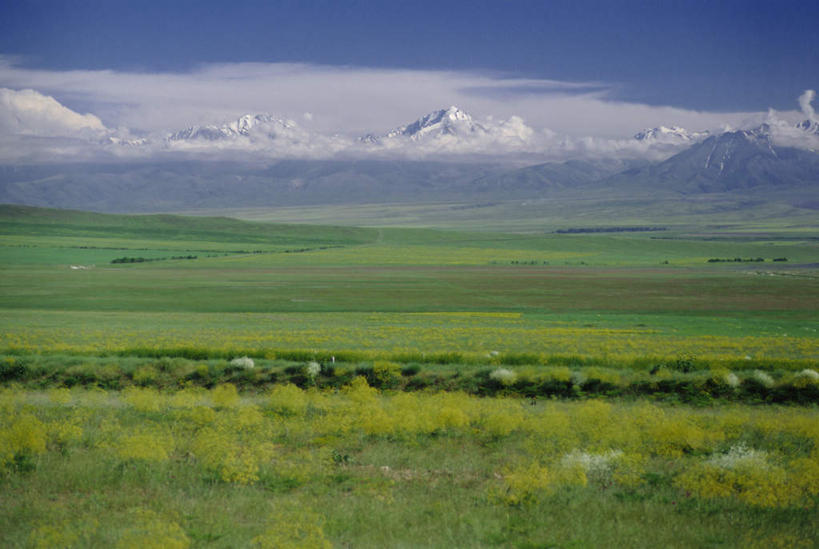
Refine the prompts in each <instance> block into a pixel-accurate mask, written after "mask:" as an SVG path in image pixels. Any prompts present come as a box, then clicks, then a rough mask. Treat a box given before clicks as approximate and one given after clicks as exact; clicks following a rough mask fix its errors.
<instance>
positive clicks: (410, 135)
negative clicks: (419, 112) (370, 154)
mask: <svg viewBox="0 0 819 549" xmlns="http://www.w3.org/2000/svg"><path fill="white" fill-rule="evenodd" d="M486 133H487V130H486V128H485V127H484V126H482V125H481V124H478V123H477V122H475V120H473V118H472V117H471V116H470V115H469V114H468V113H466V112H464V111H463V110H461V109H459V108H458V107H456V106H452V107H449V108H448V109H441V110H438V111H434V112H431V113H429V114H426V115H424V116H422V117H421V118H419V119H418V120H416V121H415V122H412V123H410V124H406V125H404V126H400V127H398V128H395V129H393V130H390V131H389V132H387V133H385V134H383V135H380V136H378V135H373V134H367V135H366V136H364V137H363V138H361V141H364V142H366V143H379V142H381V141H383V140H395V139H401V138H403V139H410V140H412V141H420V140H427V139H435V138H438V137H442V136H454V137H470V136H476V135H484V134H486Z"/></svg>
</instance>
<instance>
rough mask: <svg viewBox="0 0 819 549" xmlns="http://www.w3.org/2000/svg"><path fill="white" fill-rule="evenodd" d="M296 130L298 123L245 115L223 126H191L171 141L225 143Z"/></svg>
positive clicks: (257, 115) (176, 134)
mask: <svg viewBox="0 0 819 549" xmlns="http://www.w3.org/2000/svg"><path fill="white" fill-rule="evenodd" d="M293 129H296V123H295V122H292V121H290V120H281V119H279V118H275V117H273V116H271V115H270V114H267V113H262V114H245V115H243V116H240V117H239V118H238V119H236V120H234V121H232V122H228V123H227V124H222V125H221V126H215V125H210V124H209V125H206V126H191V127H190V128H186V129H184V130H181V131H178V132H175V133H172V134H171V135H170V136H168V140H169V141H223V140H231V139H236V138H239V137H249V136H250V135H251V134H252V133H256V132H257V131H258V132H261V133H266V134H267V135H268V136H270V137H275V135H276V134H277V133H279V132H281V131H285V130H293Z"/></svg>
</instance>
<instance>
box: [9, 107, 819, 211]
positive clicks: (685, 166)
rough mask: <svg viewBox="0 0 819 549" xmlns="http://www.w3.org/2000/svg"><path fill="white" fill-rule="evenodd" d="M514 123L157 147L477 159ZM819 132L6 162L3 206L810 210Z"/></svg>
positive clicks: (464, 119) (134, 143) (438, 120)
mask: <svg viewBox="0 0 819 549" xmlns="http://www.w3.org/2000/svg"><path fill="white" fill-rule="evenodd" d="M514 118H515V117H513V118H512V119H510V120H507V121H501V122H492V121H491V120H489V121H488V123H478V122H476V121H475V120H473V118H472V117H471V116H470V115H469V114H467V113H466V112H464V111H463V110H461V109H459V108H457V107H454V106H453V107H450V108H448V109H442V110H439V111H435V112H432V113H429V114H427V115H425V116H422V117H420V118H419V119H418V120H416V121H414V122H412V123H410V124H406V125H403V126H400V127H397V128H395V129H393V130H389V131H386V132H384V133H381V134H367V135H365V136H363V137H361V138H359V139H357V140H353V141H354V142H355V143H354V145H353V144H351V142H350V141H349V140H346V138H343V137H339V136H323V137H320V136H319V137H317V136H316V135H312V134H311V133H310V132H308V131H307V130H305V129H303V128H301V127H300V126H299V125H298V124H296V123H295V122H293V121H290V120H283V119H279V118H275V117H273V116H271V115H269V114H256V115H245V116H242V117H240V118H238V119H237V120H234V121H232V122H230V123H227V124H223V125H204V126H193V127H190V128H187V129H184V130H180V131H176V132H172V133H170V134H168V135H167V136H166V137H165V138H164V141H163V146H167V147H168V148H170V149H171V150H181V151H197V150H204V151H214V150H216V151H218V150H219V148H220V147H232V146H235V147H239V148H241V149H242V150H245V149H248V148H250V149H253V147H256V148H257V149H258V148H262V149H264V147H268V146H271V144H272V146H277V144H279V143H282V142H284V143H285V144H286V145H287V146H289V147H292V146H294V145H298V146H299V147H301V148H302V150H305V151H309V150H310V148H311V147H313V148H315V147H318V148H326V147H338V148H339V150H342V149H344V147H351V146H357V147H361V148H364V149H368V150H376V151H378V150H390V149H396V148H401V147H410V148H411V147H413V146H416V147H426V150H456V149H457V150H460V151H469V150H470V147H472V149H473V150H475V151H479V150H481V148H486V147H490V148H495V149H503V148H504V147H506V146H509V147H511V146H512V145H514V146H515V147H518V146H519V144H520V143H525V142H527V140H529V141H531V140H533V139H534V137H533V136H532V130H531V129H529V128H527V127H526V126H525V125H524V124H522V121H520V120H519V119H518V120H514ZM527 130H528V132H527ZM783 136H784V137H783ZM817 137H819V125H817V122H816V121H815V120H806V121H804V122H800V123H799V124H797V125H793V124H791V125H788V126H787V127H783V126H782V125H781V124H780V125H775V124H768V123H766V124H762V125H760V126H758V127H756V128H753V129H749V130H736V131H725V132H722V133H715V134H709V133H708V132H699V131H698V132H693V131H688V130H685V129H682V128H679V127H674V126H670V127H665V126H660V127H657V128H652V129H647V130H645V131H642V132H640V133H638V134H637V135H635V136H634V138H633V139H632V140H631V141H630V143H628V144H627V146H629V147H631V146H636V147H640V146H643V147H652V146H658V147H666V149H664V150H670V151H671V152H670V153H669V154H667V155H666V156H665V157H664V158H661V160H660V161H650V160H648V159H646V157H645V156H643V157H639V156H628V155H625V156H621V157H620V158H615V157H612V156H608V157H606V156H599V157H593V156H590V155H586V156H584V157H578V158H575V159H572V160H568V161H563V162H546V163H543V162H541V163H536V162H534V161H532V160H529V161H528V162H523V163H524V164H528V165H523V166H521V165H520V164H519V165H517V166H516V165H512V164H509V163H508V162H503V161H499V160H498V159H496V158H492V157H491V156H485V157H481V158H480V159H479V160H475V159H465V158H462V159H461V160H457V158H458V157H454V158H452V157H450V158H448V159H446V161H432V160H430V159H429V158H428V157H425V158H421V159H413V158H412V157H409V158H404V159H401V158H384V159H380V158H379V157H378V155H375V156H372V157H366V156H359V157H355V156H349V157H344V156H343V155H342V156H341V157H339V158H337V159H333V160H326V159H316V160H311V159H305V158H293V159H265V157H264V156H263V155H262V156H261V157H259V156H251V157H248V158H247V159H242V160H241V161H237V160H235V159H230V160H226V159H219V157H218V156H214V157H213V158H210V159H207V160H206V159H203V158H202V157H201V156H194V157H185V156H183V157H167V159H163V160H162V161H157V160H156V159H151V160H150V161H148V160H145V159H140V158H135V159H133V160H130V161H123V160H119V161H117V162H105V163H103V162H64V163H52V164H36V165H24V164H14V165H11V164H10V165H6V166H0V202H3V203H16V204H27V205H34V206H48V207H58V208H74V209H84V210H96V211H106V212H150V211H179V210H194V209H199V208H207V209H218V208H239V207H249V206H254V207H265V206H269V207H273V206H288V205H316V204H351V203H400V202H425V201H427V202H436V201H438V202H445V201H460V202H470V201H471V202H475V201H487V200H510V199H515V200H517V199H530V198H548V199H550V200H558V201H559V200H561V199H562V198H565V197H570V196H571V197H578V196H611V197H613V198H614V197H621V198H622V197H645V198H650V197H656V196H689V197H690V196H704V197H707V196H714V195H717V194H725V193H728V194H735V195H737V196H739V195H740V194H741V195H742V196H751V195H753V196H756V197H759V198H760V199H763V200H764V199H765V198H766V197H771V196H776V197H777V199H784V200H786V201H787V202H789V203H793V204H817V203H819V153H817V152H816V148H813V147H812V144H813V143H814V142H819V139H817ZM109 138H110V137H109ZM785 138H787V139H785ZM783 142H784V145H783ZM791 144H796V145H798V146H791ZM151 145H152V144H151V143H150V142H149V141H147V140H139V139H127V140H123V141H122V143H120V144H118V145H116V146H120V147H126V148H135V149H139V148H140V147H148V146H151ZM153 145H154V146H155V145H156V143H153ZM214 147H216V148H214ZM669 147H670V149H668V148H669ZM467 160H468V161H467ZM519 162H520V160H519Z"/></svg>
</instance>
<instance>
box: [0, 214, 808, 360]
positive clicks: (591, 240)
mask: <svg viewBox="0 0 819 549" xmlns="http://www.w3.org/2000/svg"><path fill="white" fill-rule="evenodd" d="M0 213H1V214H2V215H0V309H2V312H3V314H2V316H1V317H0V329H1V331H0V346H2V347H3V348H6V349H16V348H21V349H26V350H27V352H31V351H34V352H37V351H38V350H42V351H43V352H49V351H54V350H57V351H74V352H79V351H83V352H85V351H88V352H95V353H96V352H106V351H107V350H117V351H122V350H123V349H128V348H145V347H152V348H154V349H157V348H168V349H174V348H180V347H182V346H185V345H187V346H194V347H198V348H201V349H205V350H207V349H214V350H215V349H222V350H224V349H250V350H254V351H256V352H264V351H265V350H267V349H301V350H310V349H315V350H321V351H323V352H324V351H326V352H341V351H345V350H368V351H372V352H376V353H379V352H380V353H383V354H386V355H389V354H390V353H396V352H416V351H417V352H461V353H467V354H470V353H471V354H476V355H480V354H485V353H490V352H493V351H495V352H510V353H519V352H530V353H537V354H540V355H543V356H550V355H567V354H568V355H577V356H586V357H589V356H593V355H597V356H620V357H623V356H629V357H631V356H635V355H637V354H639V353H641V352H642V353H650V354H652V355H657V356H672V357H673V356H681V355H695V356H696V355H708V356H719V357H723V358H725V357H729V356H733V357H734V358H744V357H746V356H751V357H753V358H755V359H756V358H760V357H766V356H768V357H776V358H789V357H792V358H799V359H805V358H808V359H810V358H814V359H815V358H816V356H817V354H819V353H818V351H817V332H816V318H817V317H816V311H817V310H819V270H817V268H816V267H815V265H816V264H819V246H817V244H816V243H815V241H813V240H811V239H810V236H809V235H808V234H803V235H801V236H800V237H798V238H796V237H793V235H792V236H791V237H789V238H781V237H779V238H774V237H773V236H771V235H765V237H764V238H762V237H758V238H736V239H735V240H725V239H724V238H721V239H716V240H715V239H706V238H693V237H684V236H682V235H677V236H673V235H666V234H664V233H653V232H652V233H616V234H609V233H604V234H598V233H592V234H585V233H584V234H512V233H487V232H482V233H470V232H464V231H442V230H429V229H397V228H378V229H356V228H342V227H332V226H306V225H275V224H264V223H247V222H242V221H237V220H232V219H225V218H181V217H174V216H110V215H102V214H89V213H83V212H65V211H59V210H40V209H34V208H23V207H3V208H0ZM780 236H781V235H780ZM179 255H185V256H187V255H194V256H196V259H184V260H179V259H170V258H171V257H173V256H179ZM121 257H137V258H143V259H159V258H162V259H163V260H162V261H150V262H144V263H129V264H111V261H112V260H114V259H117V258H121ZM735 257H739V258H743V259H754V258H758V257H761V258H764V259H765V261H764V262H736V263H735V262H727V263H708V261H707V260H708V259H709V258H722V259H732V258H735ZM781 257H786V258H787V259H788V261H787V262H773V261H772V260H773V259H774V258H781ZM72 266H73V267H74V268H72ZM77 267H83V268H81V269H80V268H77ZM453 313H454V314H453ZM709 338H710V339H709ZM715 338H716V339H715Z"/></svg>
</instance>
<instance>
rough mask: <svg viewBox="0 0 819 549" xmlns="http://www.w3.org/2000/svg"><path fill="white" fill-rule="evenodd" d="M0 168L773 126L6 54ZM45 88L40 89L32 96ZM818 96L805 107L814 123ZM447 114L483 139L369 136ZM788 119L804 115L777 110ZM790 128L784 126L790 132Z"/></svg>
mask: <svg viewBox="0 0 819 549" xmlns="http://www.w3.org/2000/svg"><path fill="white" fill-rule="evenodd" d="M0 87H2V88H3V90H2V92H0V145H2V148H3V150H2V152H1V153H0V157H1V158H0V160H4V161H9V160H29V161H38V160H41V159H44V158H52V157H54V156H55V155H56V156H61V157H66V156H71V157H75V158H88V157H98V158H111V159H116V158H122V157H124V158H149V157H155V156H157V155H160V156H162V155H165V156H167V155H171V154H183V155H185V154H187V155H194V156H195V155H201V154H205V155H210V156H211V157H220V158H221V157H225V158H228V157H230V156H231V155H236V154H239V153H241V154H255V155H260V156H263V157H267V158H288V157H299V158H337V157H348V156H361V155H366V156H369V157H385V158H386V157H395V156H399V157H406V158H432V157H435V158H438V157H441V158H443V157H446V156H449V155H462V156H464V155H478V156H480V155H490V156H494V157H500V156H507V157H511V156H514V155H524V156H525V157H526V158H529V159H531V160H532V161H538V160H540V161H546V160H560V159H565V158H570V157H576V156H592V155H604V156H645V157H649V158H661V157H663V156H668V155H669V154H672V153H673V152H676V151H677V150H679V148H680V146H681V145H682V143H679V144H678V143H674V142H656V141H655V142H648V141H638V140H635V139H633V138H632V136H633V135H634V134H635V133H637V132H638V131H640V130H643V129H645V128H651V127H656V126H661V125H672V124H673V125H679V126H682V127H685V128H689V129H693V130H711V131H718V130H719V129H720V128H724V127H726V126H733V127H736V126H740V127H741V126H742V125H743V124H747V123H748V121H749V120H753V119H760V118H764V115H763V114H761V113H713V112H700V111H691V110H685V109H679V108H675V107H671V106H668V107H656V106H648V105H642V104H636V103H623V102H615V101H610V100H609V99H608V97H609V90H610V89H611V88H610V87H609V86H607V85H606V84H605V83H599V82H561V81H553V80H536V79H526V78H509V77H508V76H506V75H499V74H491V73H477V72H466V71H424V70H404V69H401V70H398V69H394V70H391V69H367V68H358V67H329V66H319V65H305V64H285V63H231V64H209V65H203V66H200V67H198V68H196V69H195V70H192V71H188V72H178V73H161V74H152V73H134V72H119V71H107V70H106V71H79V70H72V71H50V70H37V69H30V68H26V67H24V66H21V65H20V64H19V62H18V60H15V59H12V58H8V57H0ZM35 90H36V91H35ZM813 97H814V94H813V93H812V92H810V90H809V91H808V92H805V94H803V95H802V96H801V97H800V99H799V103H800V106H801V107H802V111H803V113H804V114H805V115H808V118H809V119H811V120H814V119H815V113H814V111H813V108H812V107H811V101H812V99H813ZM444 105H458V106H459V107H461V108H462V109H463V110H464V111H466V112H468V113H470V114H472V115H473V116H474V123H475V124H476V125H478V126H479V127H480V128H481V130H480V131H475V132H461V133H457V132H456V133H452V134H448V133H443V134H440V135H437V134H436V135H435V136H434V137H433V138H429V139H417V140H413V139H392V140H384V139H382V140H377V141H369V142H368V141H366V140H363V141H362V140H361V139H359V138H360V137H361V136H364V135H367V134H375V135H386V134H387V133H389V132H390V130H391V129H394V128H399V127H402V125H405V124H407V123H409V122H411V121H413V120H415V119H417V118H418V117H419V116H421V115H424V114H425V113H433V112H435V111H436V110H437V109H440V108H441V107H442V106H444ZM247 113H253V114H255V113H270V115H271V118H270V120H269V121H267V122H265V123H264V124H260V125H258V126H257V127H254V128H251V129H250V130H248V131H247V132H246V133H237V134H235V135H233V134H231V135H229V136H227V137H226V138H225V139H217V140H207V139H186V140H180V139H177V140H174V139H170V137H171V136H172V135H173V134H175V133H178V132H179V131H180V130H184V129H185V128H191V127H198V128H217V129H218V128H222V127H227V126H230V125H231V124H236V123H238V121H239V120H240V119H241V118H240V117H242V116H243V115H245V114H247ZM777 116H779V118H782V119H788V118H794V117H795V116H796V113H795V112H790V113H778V115H777ZM783 127H784V126H783Z"/></svg>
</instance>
